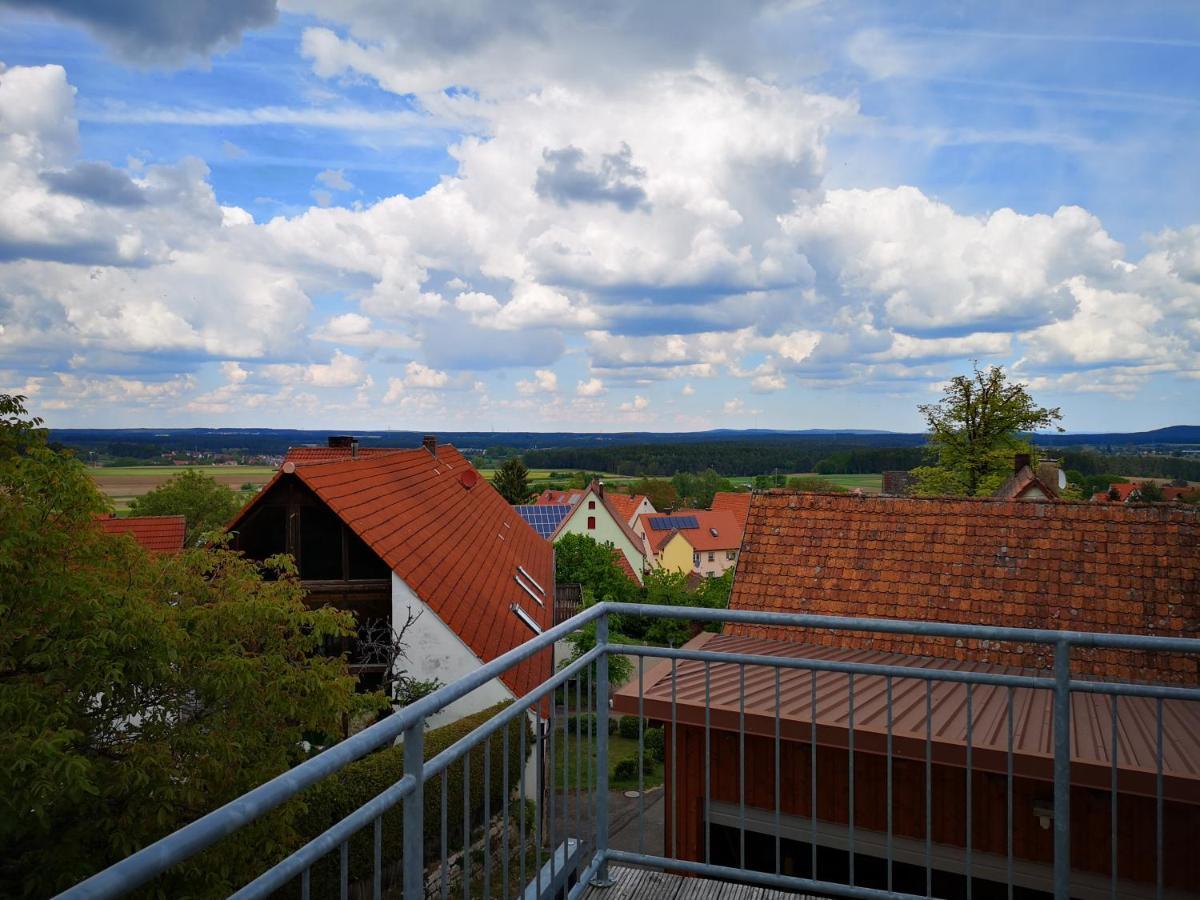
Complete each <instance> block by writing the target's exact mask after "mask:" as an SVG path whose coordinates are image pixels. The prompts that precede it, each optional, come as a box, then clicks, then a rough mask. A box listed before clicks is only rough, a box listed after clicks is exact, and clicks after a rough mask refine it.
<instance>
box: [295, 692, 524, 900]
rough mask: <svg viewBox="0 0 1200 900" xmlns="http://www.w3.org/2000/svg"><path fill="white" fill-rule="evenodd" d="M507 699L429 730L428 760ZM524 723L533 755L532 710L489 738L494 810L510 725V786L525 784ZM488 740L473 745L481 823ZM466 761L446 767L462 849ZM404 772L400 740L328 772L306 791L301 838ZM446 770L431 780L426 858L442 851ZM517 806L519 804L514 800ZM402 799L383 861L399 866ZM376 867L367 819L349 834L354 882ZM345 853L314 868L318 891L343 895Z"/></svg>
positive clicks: (474, 808)
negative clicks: (341, 862)
mask: <svg viewBox="0 0 1200 900" xmlns="http://www.w3.org/2000/svg"><path fill="white" fill-rule="evenodd" d="M508 705H509V704H508V703H501V704H498V705H496V706H493V707H490V708H489V709H485V710H482V711H481V712H478V713H475V714H473V715H470V716H466V717H464V718H462V719H459V720H458V721H457V722H452V723H451V724H449V725H444V726H442V727H441V728H434V729H431V730H430V731H428V732H426V733H425V759H426V760H429V759H432V758H433V757H434V756H436V755H437V754H438V753H441V752H442V751H443V750H445V749H446V748H447V747H449V746H450V745H451V744H453V743H455V742H456V741H458V740H460V739H461V738H463V737H466V736H467V735H468V734H470V733H471V732H472V731H474V730H475V729H476V728H478V727H479V726H480V725H482V724H483V723H484V722H486V721H488V720H489V719H490V718H492V716H494V715H496V714H497V713H499V712H501V711H502V710H503V709H505V708H507V707H508ZM522 729H524V730H525V752H526V755H528V754H529V753H531V752H532V750H533V746H534V745H533V733H532V729H531V728H530V725H529V719H528V717H527V716H518V717H517V718H516V719H514V720H513V721H512V722H510V723H509V725H508V726H507V727H506V728H505V729H501V730H500V731H497V732H496V733H495V734H493V735H492V736H491V737H490V738H489V740H488V743H489V744H490V745H491V751H490V756H491V759H490V775H491V780H490V784H489V785H488V790H487V796H488V797H489V798H490V808H491V813H492V815H495V814H496V813H497V812H498V811H499V810H500V809H501V801H502V799H503V794H504V765H503V762H504V732H505V731H507V732H508V741H509V744H508V748H509V755H508V785H509V789H510V791H516V790H517V788H518V787H519V785H520V777H521V769H522V768H523V767H524V766H523V764H524V760H523V759H522V758H521V755H520V748H521V744H520V740H521V730H522ZM483 757H484V750H483V745H482V744H480V745H479V746H477V747H475V748H473V749H472V750H471V753H470V755H469V761H470V769H471V772H470V785H471V793H470V806H471V827H472V829H474V828H476V827H478V826H479V825H480V824H481V822H482V816H483V807H484V781H483ZM464 768H465V767H464V765H463V763H462V761H459V762H457V763H455V764H453V765H452V766H451V767H450V769H449V771H448V772H447V776H446V777H447V784H446V809H447V815H446V819H447V840H448V842H449V844H448V848H447V852H449V853H453V852H455V851H456V850H461V849H462V846H463V786H464V778H463V776H464ZM402 777H404V747H403V746H402V745H401V746H393V747H388V748H387V749H385V750H379V751H377V752H375V753H372V754H371V755H369V756H366V757H364V758H363V759H360V760H358V761H357V762H354V763H351V764H350V765H348V766H346V767H345V768H344V769H342V770H341V771H340V772H338V773H337V774H335V775H332V776H330V777H328V778H325V779H323V780H322V781H320V782H318V783H317V784H315V785H313V786H312V787H311V788H309V789H308V790H307V791H306V792H305V793H304V795H303V797H302V800H303V802H304V805H305V810H304V812H303V813H302V814H301V815H300V817H299V820H298V823H297V828H298V831H299V841H298V843H297V846H300V845H303V844H304V843H307V842H308V841H310V840H312V839H313V838H315V837H317V836H318V835H319V834H321V832H323V831H325V830H326V829H327V828H329V827H330V826H332V825H334V824H336V823H337V822H338V821H340V820H341V819H343V818H345V817H346V816H347V815H349V814H350V813H352V812H353V811H354V810H355V809H357V808H358V807H360V806H362V805H363V804H364V803H366V802H367V801H368V800H370V799H371V798H372V797H374V796H375V795H376V794H378V793H380V792H381V791H383V790H385V789H386V788H389V787H391V786H392V785H393V784H395V783H396V782H397V781H399V780H400V779H401V778H402ZM441 803H442V777H441V775H438V776H435V777H434V778H433V779H432V780H430V781H429V782H427V783H426V784H425V858H426V861H427V862H429V861H431V860H434V859H437V858H440V856H441V852H442V847H441V835H442V830H441V829H442V825H441V823H442V814H441ZM510 808H512V809H515V807H513V806H511V804H510ZM403 817H404V813H403V804H402V803H400V804H397V805H396V806H394V807H393V808H392V809H391V810H389V811H388V812H387V813H385V814H384V816H383V866H384V868H385V871H386V870H387V869H388V867H394V866H395V865H396V864H398V863H399V861H400V857H401V846H402V843H403V833H402V832H403ZM373 866H374V829H373V828H372V827H371V826H368V827H366V828H364V829H362V830H361V831H359V832H358V834H356V835H355V836H354V837H353V838H352V839H351V841H350V882H351V883H354V882H355V881H362V880H367V881H368V882H369V880H370V879H371V877H372V872H373ZM339 871H340V870H339V855H338V853H337V852H336V851H335V852H333V853H330V854H327V855H326V856H325V857H324V858H323V859H322V860H321V861H320V862H319V863H318V864H317V865H316V866H314V867H313V870H312V896H314V897H336V896H337V895H338V888H337V885H338V877H339Z"/></svg>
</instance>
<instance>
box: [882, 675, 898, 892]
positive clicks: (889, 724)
mask: <svg viewBox="0 0 1200 900" xmlns="http://www.w3.org/2000/svg"><path fill="white" fill-rule="evenodd" d="M884 686H885V695H886V698H885V699H886V702H887V889H888V890H889V891H891V889H892V869H893V868H894V867H895V864H894V862H893V860H892V676H891V675H888V676H887V678H886V679H885V680H884Z"/></svg>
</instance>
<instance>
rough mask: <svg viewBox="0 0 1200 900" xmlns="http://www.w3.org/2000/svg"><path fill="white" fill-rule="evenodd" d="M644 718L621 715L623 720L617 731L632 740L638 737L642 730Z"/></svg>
mask: <svg viewBox="0 0 1200 900" xmlns="http://www.w3.org/2000/svg"><path fill="white" fill-rule="evenodd" d="M641 723H642V720H641V719H639V718H638V717H637V716H621V722H620V724H619V725H618V726H617V733H618V734H619V735H621V737H623V738H627V739H628V740H631V741H636V740H637V739H638V732H639V731H640V730H641V728H640V726H641Z"/></svg>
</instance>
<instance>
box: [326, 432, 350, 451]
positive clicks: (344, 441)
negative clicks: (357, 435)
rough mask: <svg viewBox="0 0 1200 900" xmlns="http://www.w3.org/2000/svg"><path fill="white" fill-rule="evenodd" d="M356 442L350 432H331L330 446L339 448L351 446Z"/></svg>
mask: <svg viewBox="0 0 1200 900" xmlns="http://www.w3.org/2000/svg"><path fill="white" fill-rule="evenodd" d="M353 443H354V438H352V437H351V436H350V435H348V434H331V435H330V436H329V446H330V447H339V448H349V447H350V446H352V445H353Z"/></svg>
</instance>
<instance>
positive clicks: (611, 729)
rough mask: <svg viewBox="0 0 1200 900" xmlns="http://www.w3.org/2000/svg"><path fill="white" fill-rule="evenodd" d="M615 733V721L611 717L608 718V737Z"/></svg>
mask: <svg viewBox="0 0 1200 900" xmlns="http://www.w3.org/2000/svg"><path fill="white" fill-rule="evenodd" d="M616 733H617V720H616V719H615V718H614V717H613V716H609V717H608V736H609V737H612V736H613V735H614V734H616Z"/></svg>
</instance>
